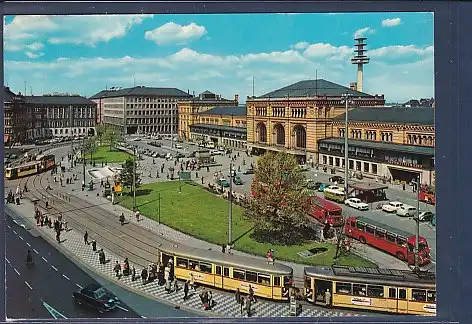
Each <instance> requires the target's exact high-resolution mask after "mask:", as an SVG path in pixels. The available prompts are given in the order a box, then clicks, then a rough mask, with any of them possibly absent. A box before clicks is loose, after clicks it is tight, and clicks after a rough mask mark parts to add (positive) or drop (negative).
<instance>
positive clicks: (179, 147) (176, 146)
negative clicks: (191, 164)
mask: <svg viewBox="0 0 472 324" xmlns="http://www.w3.org/2000/svg"><path fill="white" fill-rule="evenodd" d="M174 146H175V148H176V149H181V148H182V145H180V144H175V145H174Z"/></svg>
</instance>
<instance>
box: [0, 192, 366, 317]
mask: <svg viewBox="0 0 472 324" xmlns="http://www.w3.org/2000/svg"><path fill="white" fill-rule="evenodd" d="M6 208H7V212H8V209H10V210H13V212H14V213H13V215H21V216H20V217H21V219H20V217H16V219H15V221H16V222H18V223H21V224H22V225H24V226H25V227H26V228H31V227H34V228H35V229H37V230H38V231H39V232H40V233H41V235H42V236H43V237H45V238H46V239H47V240H48V241H50V243H51V244H53V245H54V244H58V243H57V242H55V234H54V231H53V229H49V228H46V227H40V226H36V225H35V224H34V222H33V217H32V215H33V209H34V208H33V205H32V204H31V203H29V202H27V201H26V200H23V201H22V203H21V204H20V205H19V206H17V205H8V206H6ZM61 239H62V242H61V243H60V244H61V246H62V248H63V249H66V250H67V251H68V252H69V253H70V254H71V255H72V256H73V257H74V258H77V259H79V260H81V261H82V262H83V263H85V265H86V266H88V267H89V268H92V269H93V270H94V271H96V272H98V273H99V274H100V275H101V276H104V277H106V278H108V279H109V280H112V281H114V282H119V283H120V284H121V285H123V286H125V287H127V288H128V289H132V290H134V291H140V292H142V293H144V294H146V295H148V296H150V297H153V298H156V299H158V300H161V301H164V302H166V303H169V304H171V305H174V306H179V307H182V308H185V309H190V310H193V311H196V312H198V313H204V314H206V315H208V316H223V317H245V316H246V314H241V311H240V306H239V305H237V304H236V302H235V301H234V296H233V295H232V294H229V293H225V292H220V291H217V292H214V294H213V298H214V300H215V301H216V303H217V304H216V305H215V307H214V308H213V309H212V310H210V311H203V307H202V305H201V302H200V299H199V297H198V289H197V292H196V293H193V294H190V298H189V299H188V300H186V301H184V300H183V296H184V293H183V289H182V285H183V284H182V283H180V289H178V291H177V292H172V293H170V294H168V293H167V292H166V291H165V289H164V286H159V285H158V284H157V283H156V282H151V283H147V284H143V283H142V282H141V280H140V279H139V278H138V279H137V280H136V281H132V280H131V277H130V276H128V277H121V278H117V277H116V276H115V274H114V272H113V266H114V264H115V262H116V261H119V262H120V263H121V262H122V261H123V260H124V256H119V255H116V254H115V253H113V252H111V251H109V250H105V249H104V252H105V255H106V259H107V260H109V261H108V262H107V263H106V264H104V265H103V264H100V263H99V260H98V254H97V253H96V252H93V251H92V248H91V246H90V245H87V244H85V243H84V240H83V234H82V233H78V232H76V231H75V230H74V229H71V230H69V231H67V232H65V233H63V235H62V236H61ZM89 239H90V240H92V239H93V237H90V238H89ZM33 248H34V247H33ZM98 249H100V247H99V246H98ZM33 251H34V250H33ZM131 266H133V264H131ZM139 273H140V269H139V268H138V267H137V275H138V276H139ZM253 316H254V317H285V316H289V304H287V303H277V302H271V301H265V300H261V299H259V300H258V302H257V303H256V304H255V305H254V314H253ZM300 316H302V317H325V316H326V317H331V316H364V314H360V313H356V312H348V311H338V310H331V309H330V310H327V309H323V308H318V307H312V306H309V307H308V306H305V307H303V310H302V313H301V314H300Z"/></svg>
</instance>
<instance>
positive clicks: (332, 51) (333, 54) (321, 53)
mask: <svg viewBox="0 0 472 324" xmlns="http://www.w3.org/2000/svg"><path fill="white" fill-rule="evenodd" d="M303 55H305V56H306V57H309V58H328V59H332V60H340V59H346V58H347V57H349V56H350V55H352V48H351V47H349V46H339V47H336V46H334V45H331V44H327V43H316V44H311V45H310V46H308V47H307V49H306V50H305V51H304V52H303Z"/></svg>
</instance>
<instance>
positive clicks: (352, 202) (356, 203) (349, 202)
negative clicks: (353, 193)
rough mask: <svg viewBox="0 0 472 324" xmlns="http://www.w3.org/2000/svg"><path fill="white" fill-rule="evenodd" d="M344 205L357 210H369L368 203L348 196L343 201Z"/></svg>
mask: <svg viewBox="0 0 472 324" xmlns="http://www.w3.org/2000/svg"><path fill="white" fill-rule="evenodd" d="M344 203H345V204H346V206H349V207H352V208H356V209H359V210H369V205H367V204H366V203H364V202H362V201H361V200H360V199H359V198H348V199H346V200H345V201H344Z"/></svg>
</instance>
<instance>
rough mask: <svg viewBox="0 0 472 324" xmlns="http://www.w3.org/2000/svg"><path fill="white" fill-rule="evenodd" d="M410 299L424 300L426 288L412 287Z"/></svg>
mask: <svg viewBox="0 0 472 324" xmlns="http://www.w3.org/2000/svg"><path fill="white" fill-rule="evenodd" d="M411 299H412V300H414V301H426V290H424V289H412V290H411Z"/></svg>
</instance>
